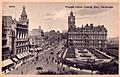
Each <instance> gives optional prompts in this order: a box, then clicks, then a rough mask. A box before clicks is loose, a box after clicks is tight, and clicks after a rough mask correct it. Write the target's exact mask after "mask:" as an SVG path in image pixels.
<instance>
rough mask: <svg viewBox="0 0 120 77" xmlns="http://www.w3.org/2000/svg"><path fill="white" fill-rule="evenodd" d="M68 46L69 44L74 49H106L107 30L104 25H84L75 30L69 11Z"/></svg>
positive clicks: (73, 20) (73, 18)
mask: <svg viewBox="0 0 120 77" xmlns="http://www.w3.org/2000/svg"><path fill="white" fill-rule="evenodd" d="M67 37H68V41H67V44H68V46H69V45H70V43H72V44H73V45H74V47H75V48H98V49H106V48H107V29H106V28H105V27H104V25H98V26H94V25H93V24H90V25H88V24H86V25H85V26H83V25H82V27H78V28H76V25H75V16H74V15H73V12H72V11H71V13H70V16H68V35H67Z"/></svg>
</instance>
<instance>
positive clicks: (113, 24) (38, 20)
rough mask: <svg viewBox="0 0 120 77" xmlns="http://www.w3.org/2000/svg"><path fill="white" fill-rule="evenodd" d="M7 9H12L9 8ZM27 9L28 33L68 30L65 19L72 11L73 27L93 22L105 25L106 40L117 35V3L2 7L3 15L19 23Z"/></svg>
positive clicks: (7, 4) (17, 3)
mask: <svg viewBox="0 0 120 77" xmlns="http://www.w3.org/2000/svg"><path fill="white" fill-rule="evenodd" d="M9 6H15V8H10V7H9ZM23 6H25V7H26V13H27V15H28V19H29V30H32V29H35V28H39V26H41V28H42V29H43V31H44V32H46V31H50V30H53V29H54V30H56V31H57V30H59V31H60V32H62V30H67V29H68V16H69V14H70V11H71V10H72V11H73V13H74V15H75V17H76V20H75V21H76V27H81V26H82V25H86V24H90V23H93V24H94V26H97V25H104V26H105V27H106V28H107V30H108V37H117V36H118V35H119V21H118V20H119V19H118V11H119V10H118V9H119V8H118V3H100V2H97V3H96V2H93V3H87V2H84V3H83V2H74V3H70V2H6V3H3V6H2V8H3V9H2V14H3V15H4V16H12V17H13V18H16V19H17V20H19V18H20V15H21V13H22V7H23ZM66 6H67V7H68V6H79V7H82V8H72V9H71V8H66ZM87 6H91V7H94V6H98V7H101V6H107V7H110V6H111V7H112V8H85V7H87Z"/></svg>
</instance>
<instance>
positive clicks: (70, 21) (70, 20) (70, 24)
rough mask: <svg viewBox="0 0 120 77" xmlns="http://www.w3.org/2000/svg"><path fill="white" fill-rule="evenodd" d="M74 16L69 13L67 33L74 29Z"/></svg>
mask: <svg viewBox="0 0 120 77" xmlns="http://www.w3.org/2000/svg"><path fill="white" fill-rule="evenodd" d="M75 27H76V26H75V16H74V15H73V12H72V11H71V12H70V16H68V31H71V30H73V29H74V28H75Z"/></svg>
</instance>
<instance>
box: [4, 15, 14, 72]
mask: <svg viewBox="0 0 120 77" xmlns="http://www.w3.org/2000/svg"><path fill="white" fill-rule="evenodd" d="M11 26H12V17H11V16H2V71H5V72H6V71H7V70H10V69H11V68H12V67H13V65H14V63H13V62H12V60H11V59H10V58H11V56H13V54H14V52H13V51H14V38H15V36H14V31H12V29H11ZM6 69H7V70H6Z"/></svg>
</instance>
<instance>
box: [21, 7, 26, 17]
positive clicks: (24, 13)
mask: <svg viewBox="0 0 120 77" xmlns="http://www.w3.org/2000/svg"><path fill="white" fill-rule="evenodd" d="M21 17H27V14H26V11H25V6H23V11H22V14H21Z"/></svg>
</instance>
